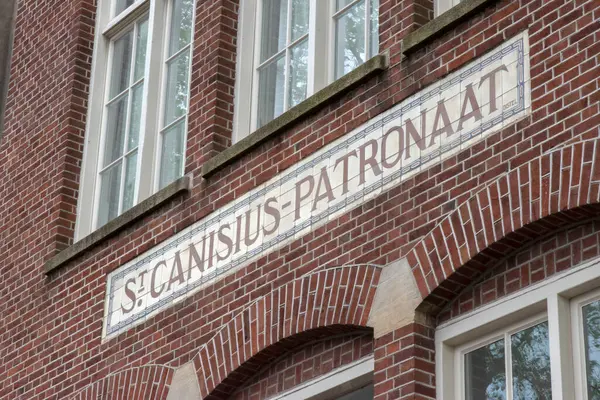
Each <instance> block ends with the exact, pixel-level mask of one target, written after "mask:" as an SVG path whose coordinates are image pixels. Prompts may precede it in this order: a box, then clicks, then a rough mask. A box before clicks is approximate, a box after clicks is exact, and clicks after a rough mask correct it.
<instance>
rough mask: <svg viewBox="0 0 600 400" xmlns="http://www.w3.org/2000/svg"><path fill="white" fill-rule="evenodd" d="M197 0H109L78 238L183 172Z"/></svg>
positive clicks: (102, 11)
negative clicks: (195, 4) (194, 15)
mask: <svg viewBox="0 0 600 400" xmlns="http://www.w3.org/2000/svg"><path fill="white" fill-rule="evenodd" d="M193 13H194V1H193V0H137V1H134V0H101V1H99V5H98V14H97V16H98V17H97V28H96V31H97V37H96V42H95V47H94V64H93V67H92V84H91V90H90V101H89V115H88V126H87V131H86V146H85V156H84V164H83V174H82V183H81V190H80V200H79V208H78V220H77V229H76V237H77V238H80V237H82V236H84V235H86V234H88V233H90V232H91V231H93V230H94V229H96V228H98V227H100V226H102V225H104V224H106V223H107V222H109V221H110V220H112V219H114V218H115V217H117V216H118V215H120V214H122V213H123V212H124V211H126V210H128V209H129V208H131V207H132V206H133V205H135V204H136V203H138V202H139V201H141V200H143V199H145V198H147V197H148V196H150V195H151V194H152V193H154V192H155V191H157V190H159V189H161V188H163V187H165V186H166V185H168V184H169V183H171V182H172V181H174V180H175V179H177V178H178V177H180V176H182V175H183V168H184V154H185V140H186V127H187V110H188V97H189V87H188V83H189V75H190V60H191V43H192V32H193Z"/></svg>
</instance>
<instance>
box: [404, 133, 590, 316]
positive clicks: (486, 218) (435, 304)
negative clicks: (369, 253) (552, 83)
mask: <svg viewBox="0 0 600 400" xmlns="http://www.w3.org/2000/svg"><path fill="white" fill-rule="evenodd" d="M599 146H600V140H598V139H594V140H589V141H583V142H578V143H574V144H571V145H568V146H565V147H561V148H557V149H553V150H552V151H550V152H548V153H545V154H543V155H541V156H539V157H537V158H535V159H533V160H531V161H529V162H527V163H525V164H522V165H520V166H518V167H516V168H513V169H512V170H511V171H510V172H508V173H507V174H505V175H503V176H501V177H500V178H498V179H497V180H496V181H494V182H491V183H489V184H487V185H486V186H485V187H484V188H482V189H481V190H479V191H478V192H477V193H476V194H475V195H473V196H472V197H471V198H470V199H469V200H467V201H466V202H464V203H463V204H461V205H460V206H459V207H458V208H457V209H456V210H454V211H453V212H452V213H451V214H450V215H448V216H447V217H445V218H444V219H443V220H442V221H441V222H440V223H439V224H438V225H436V226H435V228H434V229H432V230H431V232H429V233H428V234H427V235H426V236H425V237H424V238H423V239H421V240H420V241H419V242H418V243H417V244H416V245H415V247H413V249H412V250H411V251H410V252H409V254H407V259H408V261H409V264H410V266H411V269H412V272H413V274H414V277H415V280H416V282H417V286H418V288H419V291H420V292H421V296H422V297H423V299H424V300H423V303H422V304H421V306H420V307H421V308H422V309H423V310H432V309H433V310H439V309H440V307H442V306H444V305H445V304H447V302H448V301H450V300H452V299H453V298H454V297H455V296H457V295H458V294H459V293H460V291H461V290H462V289H463V288H465V287H466V286H467V285H468V284H470V282H471V281H473V279H475V277H477V276H478V275H479V274H480V273H482V272H483V271H484V270H486V269H487V268H489V267H490V266H492V265H494V264H496V263H497V262H498V261H500V260H501V259H502V258H504V257H506V256H507V255H509V254H511V253H514V252H516V251H517V250H518V249H519V248H521V247H522V246H523V245H524V244H525V243H529V242H531V241H533V240H535V239H538V238H540V237H542V236H544V235H546V234H550V233H552V232H554V231H556V230H559V229H563V228H565V227H567V226H570V225H574V224H579V223H582V222H586V221H589V219H590V218H598V217H600V205H599V204H598V203H599V201H600V198H599V195H600V147H599Z"/></svg>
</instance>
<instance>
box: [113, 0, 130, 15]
mask: <svg viewBox="0 0 600 400" xmlns="http://www.w3.org/2000/svg"><path fill="white" fill-rule="evenodd" d="M116 1H117V4H116V5H115V16H117V15H119V14H120V13H121V12H122V11H124V10H126V9H127V7H129V6H130V5H132V4H133V3H134V0H116Z"/></svg>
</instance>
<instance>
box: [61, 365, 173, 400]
mask: <svg viewBox="0 0 600 400" xmlns="http://www.w3.org/2000/svg"><path fill="white" fill-rule="evenodd" d="M173 373H174V369H173V368H169V367H167V366H164V365H147V366H143V367H138V368H131V369H127V370H124V371H119V372H117V373H114V374H112V375H109V376H107V377H106V378H104V379H102V380H100V381H97V382H94V383H92V384H90V385H89V386H87V387H85V388H84V389H83V390H81V391H80V392H78V393H77V394H76V395H74V396H73V397H71V399H72V400H97V399H110V400H165V399H166V398H167V395H168V393H169V386H170V384H171V380H172V379H173Z"/></svg>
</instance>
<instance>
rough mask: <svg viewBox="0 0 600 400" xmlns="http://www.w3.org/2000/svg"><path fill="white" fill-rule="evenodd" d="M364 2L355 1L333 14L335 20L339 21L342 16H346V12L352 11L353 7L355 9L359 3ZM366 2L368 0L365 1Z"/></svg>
mask: <svg viewBox="0 0 600 400" xmlns="http://www.w3.org/2000/svg"><path fill="white" fill-rule="evenodd" d="M361 1H362V0H354V1H353V2H352V3H350V4H348V5H346V6H344V7H343V8H342V9H341V10H339V11H336V12H335V13H334V14H333V18H335V19H338V18H339V17H340V16H341V15H342V14H345V13H346V11H348V10H350V9H351V8H352V7H354V6H355V5H357V4H358V3H360V2H361ZM365 1H366V0H365Z"/></svg>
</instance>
